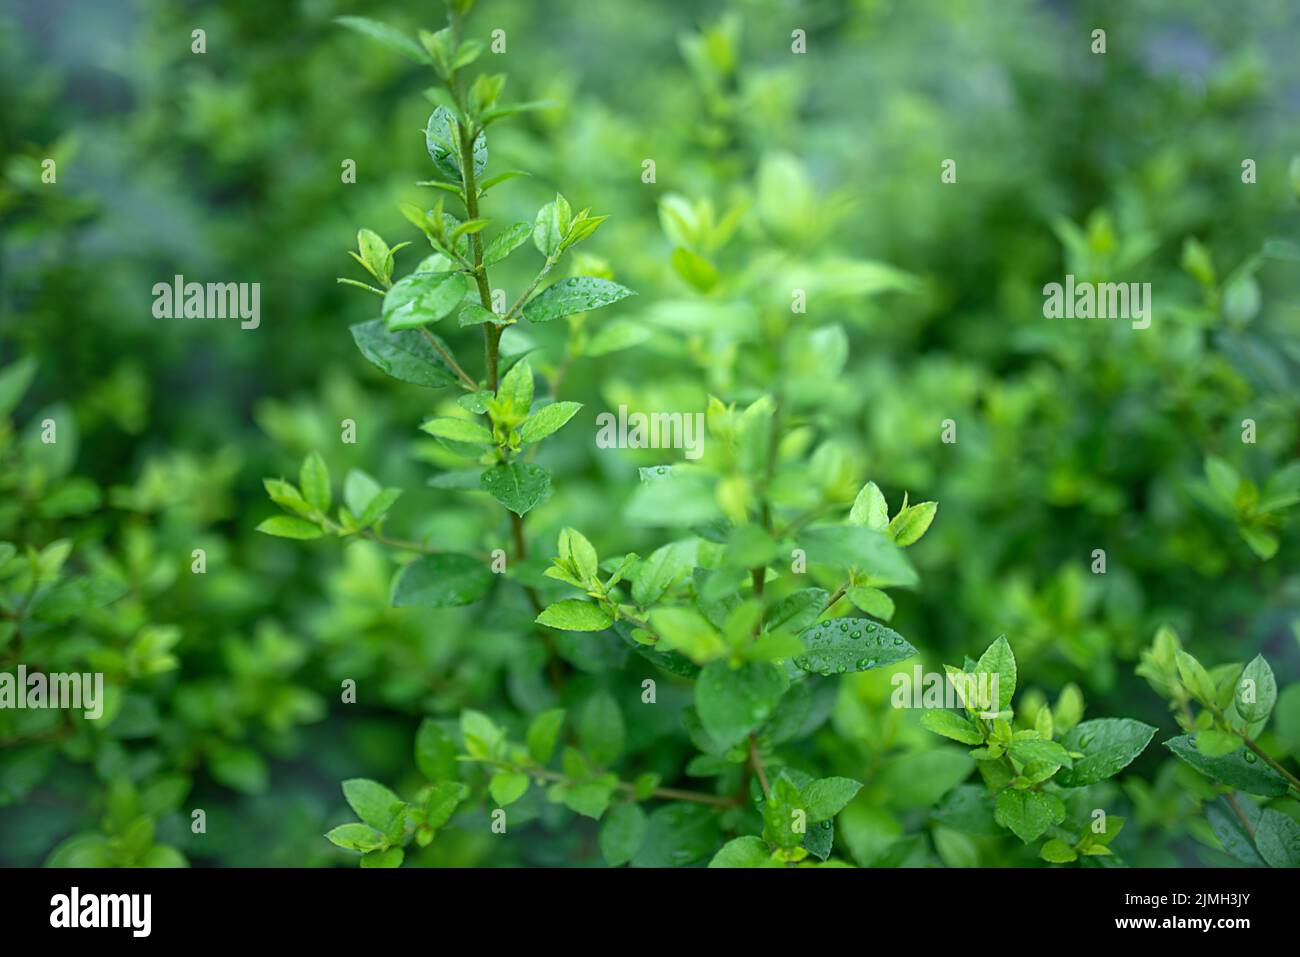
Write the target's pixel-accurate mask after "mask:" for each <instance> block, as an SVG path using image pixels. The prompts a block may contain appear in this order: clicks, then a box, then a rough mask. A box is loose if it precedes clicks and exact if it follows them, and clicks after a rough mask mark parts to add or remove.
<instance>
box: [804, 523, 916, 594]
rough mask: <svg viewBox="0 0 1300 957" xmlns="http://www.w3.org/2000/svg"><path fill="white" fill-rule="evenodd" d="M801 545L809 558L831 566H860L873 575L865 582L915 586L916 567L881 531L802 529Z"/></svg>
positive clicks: (854, 527) (837, 527)
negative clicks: (913, 566)
mask: <svg viewBox="0 0 1300 957" xmlns="http://www.w3.org/2000/svg"><path fill="white" fill-rule="evenodd" d="M797 544H798V546H799V547H800V548H802V549H803V550H804V551H805V552H806V553H807V556H808V561H809V562H810V563H813V564H817V565H825V566H827V567H828V568H839V569H843V570H846V571H847V570H849V569H857V570H858V571H859V572H863V573H864V574H866V575H867V576H869V577H870V581H868V582H864V584H870V585H876V586H889V585H915V584H916V583H917V581H918V578H917V574H916V570H915V569H914V568H912V565H911V563H910V562H908V560H907V558H906V557H904V555H903V552H902V549H900V548H899V547H898V546H897V545H895V544H894V543H893V542H891V541H890V540H889V539H888V538H886V537H885V535H884V534H883V533H881V532H877V531H873V530H871V529H869V528H864V527H862V526H859V525H829V526H823V527H821V528H810V529H808V530H807V531H804V532H801V533H800V535H799V539H798V543H797Z"/></svg>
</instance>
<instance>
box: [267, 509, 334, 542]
mask: <svg viewBox="0 0 1300 957" xmlns="http://www.w3.org/2000/svg"><path fill="white" fill-rule="evenodd" d="M257 530H258V531H259V532H263V533H265V534H267V535H274V536H276V537H277V538H297V539H303V540H306V539H311V538H320V537H321V536H322V535H324V534H325V533H324V532H322V531H321V530H320V528H319V527H318V526H317V525H314V524H313V523H311V522H309V521H307V520H306V519H305V518H294V517H293V516H292V515H276V516H274V517H272V518H268V519H267V520H266V521H264V522H262V524H260V525H258V526H257Z"/></svg>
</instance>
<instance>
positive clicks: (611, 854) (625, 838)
mask: <svg viewBox="0 0 1300 957" xmlns="http://www.w3.org/2000/svg"><path fill="white" fill-rule="evenodd" d="M646 828H647V821H646V816H645V812H644V811H642V810H641V808H640V806H639V805H636V804H620V805H618V806H617V807H615V808H614V809H613V810H612V811H610V812H609V814H608V815H606V817H605V820H604V821H603V822H602V823H601V825H600V835H599V837H598V839H597V840H598V843H599V844H600V853H601V856H602V857H604V858H605V863H606V864H608V865H609V866H610V867H618V866H619V865H620V864H626V863H627V862H628V861H630V860H632V858H633V857H635V856H636V852H637V851H639V850H640V849H641V843H642V842H643V841H644V840H645V835H646Z"/></svg>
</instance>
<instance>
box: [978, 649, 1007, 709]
mask: <svg viewBox="0 0 1300 957" xmlns="http://www.w3.org/2000/svg"><path fill="white" fill-rule="evenodd" d="M973 674H977V675H979V674H987V675H988V676H989V684H990V686H991V685H992V683H993V678H994V677H995V676H996V678H997V685H998V708H997V710H999V711H1006V710H1008V709H1009V708H1010V707H1011V698H1012V696H1013V695H1014V694H1015V693H1016V656H1015V654H1014V653H1012V651H1011V645H1009V644H1008V643H1007V640H1006V638H998V639H997V640H996V641H995V642H993V644H991V645H989V646H988V648H987V649H985V651H984V654H982V655H980V660H979V661H978V662H976V663H975V670H974V672H973Z"/></svg>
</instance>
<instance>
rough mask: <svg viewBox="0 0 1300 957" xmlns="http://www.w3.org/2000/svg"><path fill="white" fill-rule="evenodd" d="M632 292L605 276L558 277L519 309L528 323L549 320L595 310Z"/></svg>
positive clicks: (630, 294)
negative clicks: (558, 278)
mask: <svg viewBox="0 0 1300 957" xmlns="http://www.w3.org/2000/svg"><path fill="white" fill-rule="evenodd" d="M634 295H636V293H634V292H633V291H632V290H631V289H627V288H624V287H623V286H620V285H619V284H618V283H615V282H610V281H609V280H608V279H597V278H595V277H594V276H577V277H574V278H572V279H561V280H560V281H559V282H557V283H555V284H554V285H553V286H548V287H547V288H546V289H544V290H542V292H541V293H539V294H538V295H536V296H534V297H533V298H532V299H530V300H529V301H528V304H527V305H525V306H524V310H523V312H524V318H525V319H527V320H529V321H530V322H550V321H551V320H552V319H561V318H563V317H564V316H571V315H574V314H575V313H579V312H588V311H590V310H592V309H599V308H600V307H601V306H608V305H610V304H612V303H615V302H618V301H620V300H622V299H626V298H627V297H628V296H634Z"/></svg>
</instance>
